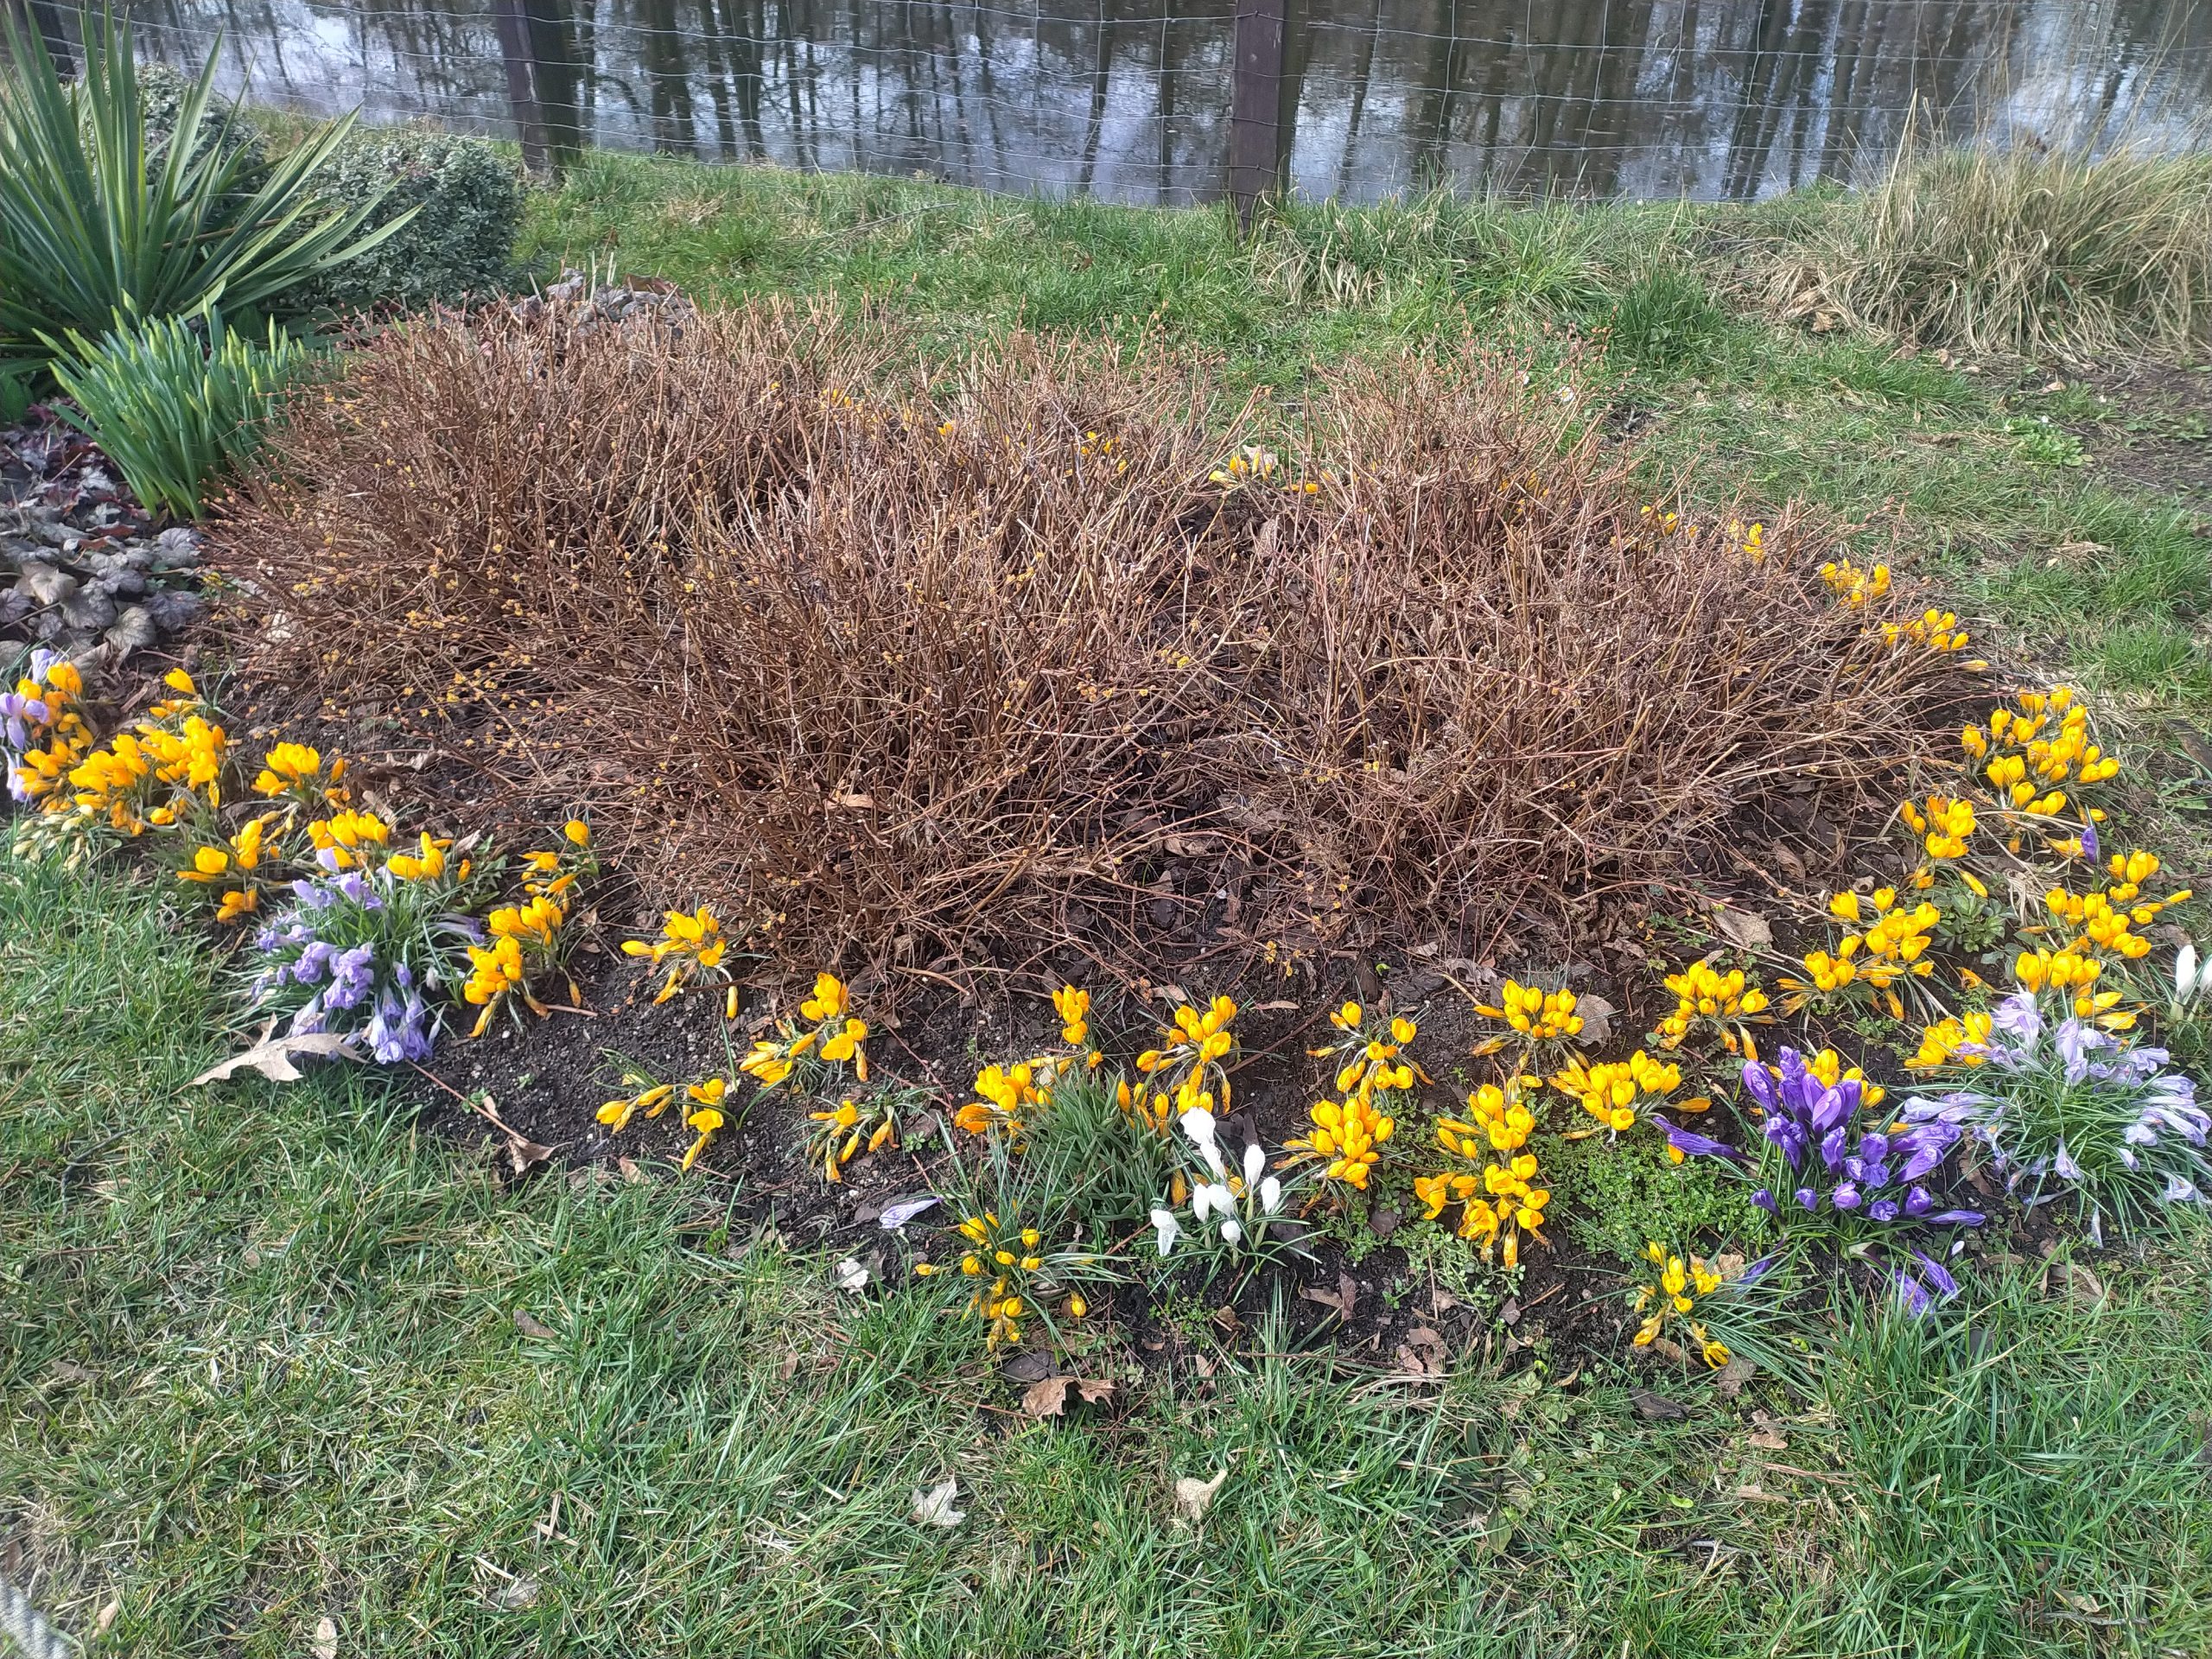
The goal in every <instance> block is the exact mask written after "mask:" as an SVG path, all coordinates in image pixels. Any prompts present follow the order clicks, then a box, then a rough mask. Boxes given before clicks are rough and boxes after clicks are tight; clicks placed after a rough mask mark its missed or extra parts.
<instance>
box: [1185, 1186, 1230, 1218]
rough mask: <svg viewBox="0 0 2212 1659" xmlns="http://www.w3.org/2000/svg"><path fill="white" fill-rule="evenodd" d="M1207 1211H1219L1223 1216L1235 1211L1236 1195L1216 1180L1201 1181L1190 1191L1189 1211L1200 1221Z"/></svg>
mask: <svg viewBox="0 0 2212 1659" xmlns="http://www.w3.org/2000/svg"><path fill="white" fill-rule="evenodd" d="M1207 1211H1220V1212H1221V1213H1222V1214H1223V1215H1224V1216H1233V1215H1235V1214H1236V1194H1235V1193H1234V1192H1230V1190H1229V1189H1228V1188H1227V1187H1226V1186H1224V1185H1221V1184H1220V1183H1219V1182H1217V1181H1201V1182H1199V1183H1198V1185H1197V1186H1196V1187H1194V1188H1192V1192H1191V1213H1192V1215H1194V1216H1196V1217H1198V1219H1199V1220H1200V1221H1204V1220H1205V1218H1206V1212H1207Z"/></svg>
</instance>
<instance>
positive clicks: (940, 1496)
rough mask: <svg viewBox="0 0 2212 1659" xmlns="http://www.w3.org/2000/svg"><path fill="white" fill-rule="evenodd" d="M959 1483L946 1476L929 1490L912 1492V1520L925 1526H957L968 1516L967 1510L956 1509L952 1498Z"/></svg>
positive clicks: (956, 1492)
mask: <svg viewBox="0 0 2212 1659" xmlns="http://www.w3.org/2000/svg"><path fill="white" fill-rule="evenodd" d="M959 1492H960V1483H959V1482H958V1481H957V1480H955V1479H953V1478H951V1477H950V1476H947V1477H946V1478H944V1479H943V1480H941V1481H939V1482H938V1484H936V1485H934V1486H932V1487H931V1488H930V1489H929V1491H926V1492H925V1491H916V1492H915V1494H914V1520H915V1522H916V1523H917V1524H918V1525H920V1526H925V1527H945V1528H951V1527H957V1526H958V1525H959V1524H960V1523H961V1522H963V1521H965V1520H966V1519H967V1518H968V1511H967V1510H956V1509H954V1508H953V1507H952V1500H953V1499H954V1498H955V1497H957V1496H958V1495H959Z"/></svg>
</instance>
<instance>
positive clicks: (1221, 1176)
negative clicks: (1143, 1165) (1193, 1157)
mask: <svg viewBox="0 0 2212 1659" xmlns="http://www.w3.org/2000/svg"><path fill="white" fill-rule="evenodd" d="M1175 1121H1176V1122H1178V1123H1179V1124H1181V1125H1182V1126H1183V1133H1184V1134H1185V1135H1189V1136H1190V1137H1191V1144H1192V1146H1194V1147H1197V1148H1198V1155H1199V1156H1200V1157H1201V1158H1204V1159H1205V1160H1206V1167H1207V1168H1208V1169H1211V1171H1213V1174H1214V1179H1216V1180H1217V1181H1225V1180H1227V1179H1229V1169H1228V1166H1226V1165H1224V1163H1223V1162H1222V1161H1221V1148H1220V1147H1219V1146H1217V1145H1216V1144H1215V1139H1214V1137H1215V1135H1217V1133H1218V1131H1219V1128H1220V1126H1219V1125H1218V1124H1217V1123H1216V1122H1215V1121H1214V1116H1213V1114H1212V1113H1211V1112H1210V1111H1208V1110H1207V1109H1205V1107H1203V1106H1193V1107H1192V1108H1191V1109H1190V1110H1189V1111H1187V1112H1185V1113H1184V1114H1183V1116H1180V1117H1179V1118H1177V1119H1176V1120H1175Z"/></svg>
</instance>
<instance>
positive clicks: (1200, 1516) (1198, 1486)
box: [1175, 1469, 1229, 1522]
mask: <svg viewBox="0 0 2212 1659" xmlns="http://www.w3.org/2000/svg"><path fill="white" fill-rule="evenodd" d="M1228 1478H1229V1471H1228V1470H1226V1469H1217V1470H1216V1471H1214V1477H1213V1478H1212V1479H1211V1480H1194V1479H1192V1478H1191V1477H1190V1476H1188V1475H1185V1476H1183V1477H1182V1478H1180V1479H1179V1480H1177V1481H1176V1483H1175V1512H1176V1514H1178V1515H1179V1516H1182V1518H1183V1519H1184V1520H1185V1521H1190V1522H1199V1521H1203V1520H1205V1518H1206V1511H1207V1510H1210V1509H1211V1508H1212V1507H1213V1497H1214V1494H1215V1493H1216V1492H1217V1491H1220V1490H1221V1483H1222V1482H1223V1481H1224V1480H1227V1479H1228Z"/></svg>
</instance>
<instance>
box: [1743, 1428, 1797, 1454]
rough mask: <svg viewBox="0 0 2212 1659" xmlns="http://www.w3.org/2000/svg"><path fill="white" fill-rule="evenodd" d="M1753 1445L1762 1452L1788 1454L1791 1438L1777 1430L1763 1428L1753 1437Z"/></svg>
mask: <svg viewBox="0 0 2212 1659" xmlns="http://www.w3.org/2000/svg"><path fill="white" fill-rule="evenodd" d="M1751 1444H1752V1445H1753V1446H1757V1447H1758V1449H1759V1450H1760V1451H1762V1452H1787V1451H1788V1450H1789V1437H1788V1436H1786V1435H1784V1434H1783V1433H1781V1432H1780V1431H1779V1430H1777V1429H1771V1428H1762V1429H1759V1430H1758V1431H1756V1432H1755V1433H1753V1434H1752V1435H1751Z"/></svg>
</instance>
